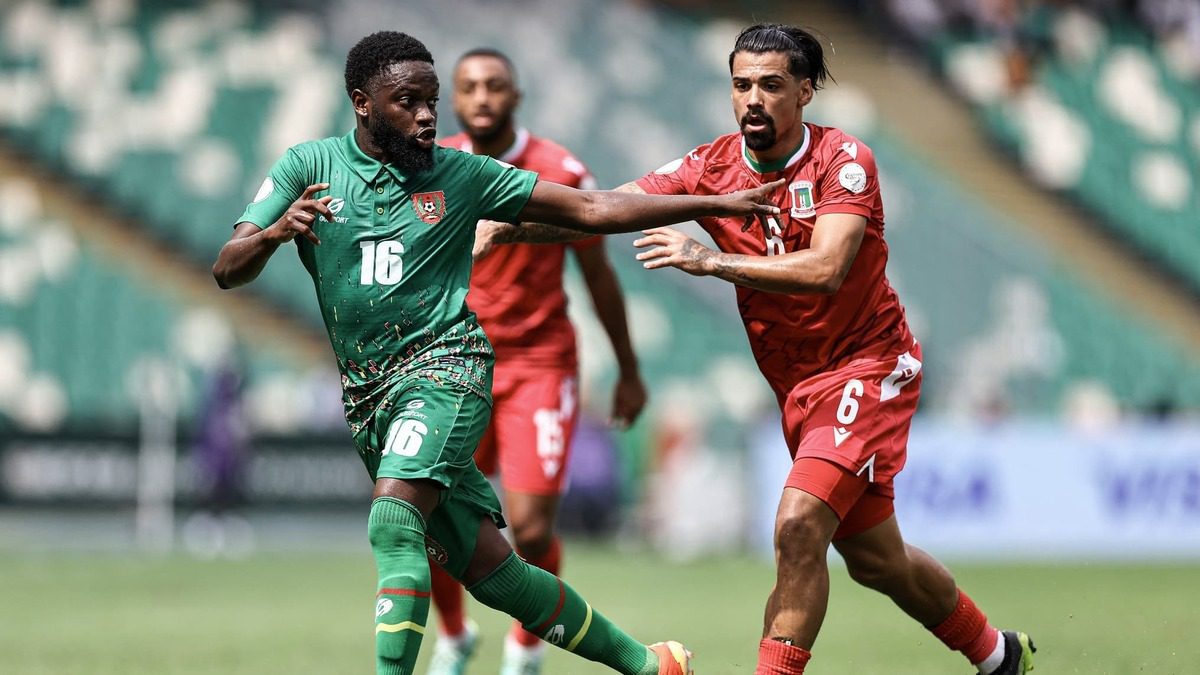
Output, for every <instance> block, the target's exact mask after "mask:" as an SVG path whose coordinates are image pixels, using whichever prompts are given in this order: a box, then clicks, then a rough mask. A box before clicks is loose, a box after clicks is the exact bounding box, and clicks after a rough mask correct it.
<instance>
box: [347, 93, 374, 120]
mask: <svg viewBox="0 0 1200 675" xmlns="http://www.w3.org/2000/svg"><path fill="white" fill-rule="evenodd" d="M350 104H351V105H353V106H354V114H355V115H357V116H359V117H361V118H363V121H366V119H367V118H368V117H370V116H371V97H370V96H367V93H366V92H365V91H363V90H362V89H355V90H354V91H352V92H350Z"/></svg>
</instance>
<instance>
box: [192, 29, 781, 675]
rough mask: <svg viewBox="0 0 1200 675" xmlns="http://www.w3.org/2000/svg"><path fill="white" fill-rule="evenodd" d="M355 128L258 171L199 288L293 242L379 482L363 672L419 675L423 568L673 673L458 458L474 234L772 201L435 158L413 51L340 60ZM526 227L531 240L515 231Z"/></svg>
mask: <svg viewBox="0 0 1200 675" xmlns="http://www.w3.org/2000/svg"><path fill="white" fill-rule="evenodd" d="M346 92H347V94H348V95H349V97H350V101H351V103H352V105H353V107H354V113H355V120H356V124H355V128H354V131H352V132H351V133H349V134H347V135H346V136H344V137H341V138H327V139H324V140H320V141H313V142H309V143H303V144H301V145H297V146H295V147H293V148H291V149H289V150H288V151H287V154H286V155H284V157H283V158H282V159H280V160H279V161H278V162H277V163H276V164H275V166H274V167H273V168H272V169H271V170H270V174H269V175H268V177H267V179H266V180H265V181H264V182H263V185H262V187H261V188H260V189H259V191H258V194H257V195H256V196H255V198H254V201H253V203H251V204H250V205H249V206H248V207H246V211H245V213H243V214H242V217H241V218H240V220H239V222H238V224H237V226H236V227H235V229H234V233H233V237H232V239H230V241H228V242H227V243H226V244H225V245H224V246H223V247H222V248H221V252H220V254H219V256H218V258H217V261H216V264H214V266H213V275H214V276H215V277H216V279H217V283H218V284H219V285H220V286H221V287H222V288H232V287H235V286H240V285H242V284H246V283H249V282H250V281H253V280H254V279H255V277H257V276H258V274H259V272H261V271H262V269H263V267H264V266H265V265H266V263H267V260H268V259H269V258H270V257H271V255H272V254H274V252H275V251H276V249H278V248H279V247H280V246H282V245H283V244H286V243H287V242H290V241H295V242H296V246H297V249H298V251H299V255H300V260H301V262H302V263H303V264H304V266H305V268H306V269H307V270H308V272H309V274H310V275H311V276H312V279H313V284H314V286H315V288H316V293H317V302H318V303H319V304H320V307H321V314H322V316H323V317H324V320H325V325H326V328H327V329H328V332H329V340H330V342H331V343H332V345H333V350H334V353H335V355H336V357H337V362H338V367H339V369H340V371H341V374H342V386H343V390H344V403H345V408H346V420H347V422H348V423H349V425H350V430H351V433H352V434H353V437H354V442H355V445H356V447H357V449H358V452H359V455H360V456H361V457H362V460H363V462H364V463H365V464H366V466H367V470H368V472H369V473H370V475H371V478H372V480H374V481H375V491H374V501H373V502H372V505H371V513H370V517H369V519H368V530H367V531H368V537H369V540H370V543H371V548H372V551H373V552H374V554H375V560H376V565H377V568H378V572H379V590H378V596H377V597H378V599H377V603H376V609H375V617H376V624H375V634H376V672H377V673H379V674H381V675H383V674H386V675H401V674H403V675H408V674H410V673H412V672H413V667H414V664H415V663H416V659H417V652H418V650H419V648H420V644H421V638H422V635H423V634H424V632H425V622H426V618H427V615H428V612H429V583H430V582H429V563H428V561H427V558H426V556H427V555H428V556H429V558H431V559H433V560H435V561H437V562H438V563H439V564H440V565H441V566H442V567H443V568H444V569H445V570H446V571H448V572H449V573H450V574H451V575H452V576H454V577H455V578H457V579H459V580H460V581H462V582H463V584H464V585H465V586H466V588H467V590H468V591H469V592H470V593H471V594H472V595H473V596H474V597H475V598H476V599H477V600H479V601H480V602H482V603H483V604H485V605H487V606H489V607H493V608H495V609H499V610H501V611H503V612H506V613H508V614H509V615H511V616H513V617H514V618H516V619H517V620H519V621H520V622H521V623H522V625H524V626H525V628H526V629H527V630H529V631H531V632H533V633H536V634H538V635H540V636H542V637H543V639H545V640H546V641H547V642H550V643H551V644H554V645H557V646H559V647H562V648H564V649H567V650H569V651H572V652H574V653H576V654H579V655H580V656H583V657H585V658H587V659H591V660H593V661H599V662H601V663H604V664H605V665H607V666H609V667H611V668H612V669H614V670H616V671H618V672H621V673H627V674H629V675H634V674H646V675H650V674H662V675H665V674H667V673H671V674H675V675H684V674H685V673H687V672H689V666H688V655H687V653H686V651H685V650H684V649H683V648H682V646H680V645H679V644H678V643H675V642H668V643H657V644H655V645H651V646H649V647H648V646H646V645H643V644H641V643H639V642H637V641H636V640H634V639H633V638H631V637H629V636H628V635H626V634H625V633H624V632H622V631H621V630H620V629H619V628H617V627H616V626H615V625H613V624H612V623H611V622H610V621H608V620H607V619H605V618H604V616H602V615H601V614H600V613H599V612H596V611H593V609H592V607H591V605H589V604H587V603H586V602H584V601H583V599H582V598H580V597H579V595H578V594H576V593H575V591H574V590H572V589H571V588H570V587H569V586H567V585H566V584H564V583H563V582H562V581H561V580H560V579H558V578H557V577H555V576H553V575H551V574H549V573H548V572H545V571H543V570H541V569H538V568H536V567H534V566H532V565H529V564H527V563H525V562H524V561H522V560H521V559H520V558H518V557H517V556H516V555H515V554H514V553H513V552H512V548H511V547H510V546H509V544H508V542H507V541H506V540H505V539H504V537H503V536H502V535H501V534H500V531H499V528H500V527H502V526H503V525H504V520H503V518H502V517H501V513H500V504H499V501H498V500H497V498H496V495H495V493H494V492H493V491H492V489H491V487H490V485H489V484H488V482H487V480H486V479H485V478H484V477H483V475H482V474H481V473H480V472H479V469H478V468H476V466H475V463H474V461H473V459H472V454H473V452H474V451H475V447H476V445H477V444H478V442H479V439H480V436H481V434H482V433H483V430H484V429H485V428H486V426H487V423H488V417H489V414H490V403H491V401H490V397H491V392H490V390H491V379H492V363H493V354H492V349H491V345H489V343H488V340H487V337H486V336H485V335H484V334H483V331H482V330H481V329H480V328H479V324H478V323H477V322H476V320H475V316H474V314H472V313H471V311H470V310H469V309H467V305H466V302H465V298H466V295H467V287H468V281H469V278H470V273H471V249H472V245H473V242H474V238H475V228H476V223H477V221H479V220H480V219H492V220H499V221H508V222H514V223H516V222H522V221H532V222H536V223H547V224H550V225H563V226H570V227H574V228H575V229H581V230H585V231H593V232H607V231H615V230H632V229H636V228H641V227H653V226H657V225H666V224H670V223H675V222H679V221H686V220H692V219H695V218H697V217H702V216H756V215H772V214H777V213H778V211H779V209H778V208H776V207H774V206H771V205H770V204H769V203H768V202H767V201H766V199H765V197H764V196H765V195H766V194H768V193H769V192H770V191H771V190H773V189H775V188H778V187H779V185H778V184H768V185H764V186H762V187H760V188H756V189H753V190H745V191H742V192H735V193H731V194H727V195H712V196H699V197H694V196H667V197H662V196H651V195H637V194H627V193H616V192H610V191H580V190H573V189H571V188H567V187H563V186H561V185H555V184H553V183H547V182H541V181H539V180H538V179H537V175H536V174H534V173H530V172H527V171H521V170H519V169H516V168H514V167H511V166H507V165H504V164H502V163H500V162H497V161H496V160H494V159H492V158H490V157H487V156H486V155H473V154H469V153H464V152H459V151H456V150H450V149H447V148H442V147H439V146H436V145H435V143H434V139H435V137H436V134H437V131H436V124H437V108H436V105H437V101H438V78H437V74H436V72H435V71H434V68H433V57H432V56H431V55H430V53H429V51H428V50H427V49H426V48H425V46H424V45H423V44H421V42H420V41H418V40H416V39H415V38H413V37H411V36H409V35H406V34H404V33H396V32H380V33H375V34H373V35H370V36H367V37H366V38H363V39H362V40H361V41H360V42H359V43H358V44H357V45H355V46H354V48H353V49H351V50H350V53H349V55H348V56H347V58H346ZM527 227H536V226H533V225H528V226H527Z"/></svg>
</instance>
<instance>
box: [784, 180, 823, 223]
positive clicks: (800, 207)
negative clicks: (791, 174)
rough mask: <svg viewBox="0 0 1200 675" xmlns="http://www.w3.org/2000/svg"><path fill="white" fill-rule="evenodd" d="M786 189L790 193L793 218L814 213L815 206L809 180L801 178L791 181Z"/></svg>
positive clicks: (804, 216) (815, 211)
mask: <svg viewBox="0 0 1200 675" xmlns="http://www.w3.org/2000/svg"><path fill="white" fill-rule="evenodd" d="M788 191H789V192H791V193H792V217H793V218H808V217H810V216H814V215H816V213H817V206H816V204H815V203H814V202H813V184H812V183H811V182H810V181H806V180H802V181H797V182H795V183H792V184H791V185H789V186H788Z"/></svg>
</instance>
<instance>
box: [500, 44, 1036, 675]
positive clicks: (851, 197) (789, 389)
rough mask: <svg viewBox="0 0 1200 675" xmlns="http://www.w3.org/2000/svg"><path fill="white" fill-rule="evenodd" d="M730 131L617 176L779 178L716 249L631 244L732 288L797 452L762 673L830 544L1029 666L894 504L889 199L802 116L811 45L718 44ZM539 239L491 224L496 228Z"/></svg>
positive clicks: (904, 370)
mask: <svg viewBox="0 0 1200 675" xmlns="http://www.w3.org/2000/svg"><path fill="white" fill-rule="evenodd" d="M729 68H730V74H731V76H732V83H733V91H732V99H733V107H734V115H735V119H736V120H737V122H738V125H739V127H740V129H741V131H740V133H733V134H727V135H725V136H721V137H719V138H717V139H716V140H714V141H713V142H711V143H709V144H706V145H702V146H700V147H698V148H696V149H695V150H693V151H691V152H689V153H688V154H687V155H686V156H684V157H682V158H681V159H678V160H676V161H674V162H671V163H669V164H667V165H665V166H663V167H661V168H659V169H658V170H656V171H654V172H652V173H650V174H647V175H646V176H644V177H642V178H641V179H639V180H637V181H636V182H634V183H631V184H628V185H626V186H623V187H622V188H618V189H626V190H630V191H635V192H646V193H651V194H719V193H722V192H728V191H730V190H734V189H739V188H742V187H747V186H752V185H763V184H767V183H770V182H773V181H780V180H781V179H782V182H781V184H780V186H779V188H777V193H776V197H775V199H776V201H775V203H776V205H778V206H780V207H781V210H782V212H781V213H780V214H779V216H768V217H765V218H745V219H743V218H737V219H734V218H706V219H701V220H700V221H699V222H700V225H701V226H702V227H703V228H704V229H705V231H706V232H708V234H709V235H711V236H712V238H713V240H714V242H715V243H716V245H717V247H718V248H719V249H720V251H714V250H712V249H709V248H707V247H705V246H703V245H701V244H700V243H698V242H696V241H695V240H693V239H691V238H689V237H688V236H687V235H685V234H683V233H681V232H679V231H678V230H675V229H672V228H657V229H653V230H647V231H646V232H645V237H643V238H642V239H639V240H638V241H637V242H636V245H637V246H639V247H641V248H644V249H646V250H645V251H643V252H642V253H639V254H638V259H640V260H642V261H644V265H645V267H647V268H648V269H659V268H663V267H676V268H679V269H681V270H683V271H685V272H687V273H689V274H693V275H710V276H716V277H719V278H721V279H724V280H726V281H729V282H731V283H733V284H735V285H736V286H737V298H738V307H739V310H740V312H741V315H742V320H743V323H744V324H745V327H746V332H747V334H748V336H749V338H750V344H751V348H752V349H753V351H754V355H755V358H756V360H757V361H758V365H759V368H760V370H761V371H762V373H763V375H764V376H765V377H766V378H767V381H768V382H769V383H770V385H771V388H772V389H773V390H774V392H775V395H776V397H777V398H778V401H779V406H780V408H781V409H782V411H783V426H784V434H785V437H786V439H787V442H788V445H789V448H790V450H791V453H792V456H793V459H794V463H793V465H792V470H791V473H790V474H789V476H788V480H787V483H786V488H785V489H784V491H783V497H782V499H781V500H780V503H779V511H778V514H777V516H776V523H775V549H776V559H777V564H778V569H777V577H776V583H775V588H774V590H773V591H772V592H771V595H770V598H769V599H768V601H767V608H766V613H765V621H764V627H763V639H762V641H761V642H760V644H759V655H758V668H757V670H756V671H755V672H756V673H759V674H768V673H787V674H796V673H803V672H804V666H805V664H806V663H807V662H808V660H809V658H810V656H811V654H810V652H809V650H810V649H811V648H812V645H813V643H814V641H815V640H816V637H817V633H818V632H819V630H820V627H821V623H822V621H823V620H824V618H825V610H826V606H827V603H828V599H829V571H828V568H827V565H826V554H827V551H828V549H829V546H830V544H832V545H833V547H834V548H835V549H837V551H838V553H840V554H841V555H842V557H843V558H844V559H845V561H846V566H847V569H848V571H849V573H850V576H851V577H852V578H853V579H854V580H855V581H857V582H859V583H860V584H863V585H865V586H867V587H869V588H873V589H875V590H877V591H879V592H881V593H884V594H885V595H887V596H888V597H890V598H891V599H892V601H894V602H895V603H896V604H897V605H898V606H899V607H900V609H902V610H903V611H904V612H905V613H906V614H908V615H909V616H911V617H912V618H914V619H916V620H917V621H919V622H921V624H922V625H924V626H925V627H927V628H928V629H929V630H930V631H932V632H933V634H934V635H936V636H937V637H938V638H939V639H941V641H942V642H944V643H945V644H946V645H947V646H948V647H950V648H951V649H954V650H957V651H959V652H962V654H963V655H964V656H966V657H967V658H968V660H970V661H971V663H972V664H974V665H975V666H976V667H977V669H978V670H979V671H980V672H983V673H988V674H989V675H997V674H1000V675H1012V674H1019V673H1024V672H1026V671H1027V670H1030V669H1032V667H1033V663H1032V658H1033V645H1032V643H1031V642H1030V640H1029V637H1028V636H1027V635H1025V634H1024V633H1020V632H1016V631H1004V632H1001V631H998V630H996V629H995V628H993V627H992V626H991V625H989V623H988V621H987V618H986V617H985V616H984V614H983V612H982V611H980V610H979V609H978V608H977V607H976V606H975V604H974V603H973V602H972V601H971V599H970V598H969V597H967V595H966V594H965V593H964V592H962V591H961V590H960V589H959V588H958V587H957V584H956V583H955V581H954V578H953V577H952V576H951V574H950V572H949V571H948V570H947V569H946V568H945V567H943V566H942V565H941V563H939V562H938V561H937V560H935V559H934V558H932V557H931V556H930V555H929V554H927V553H925V552H924V551H922V550H920V549H918V548H916V547H914V546H911V545H909V544H906V543H905V542H904V540H903V538H902V537H901V535H900V528H899V526H898V525H897V523H896V516H895V511H894V508H893V487H892V481H893V479H894V477H895V476H896V474H897V473H899V471H900V470H901V469H902V468H903V466H904V460H905V455H906V452H907V442H908V432H909V425H910V422H911V420H912V416H913V414H914V413H915V412H916V409H917V401H918V398H919V394H920V386H921V358H922V357H921V348H920V346H919V345H918V344H917V342H916V340H915V339H914V338H913V336H912V333H911V332H910V331H909V328H908V324H907V321H906V320H905V316H904V310H903V308H902V307H901V305H900V302H899V299H898V298H897V296H896V293H895V291H893V290H892V287H891V285H890V284H889V283H888V281H887V277H886V276H885V274H884V268H885V267H886V264H887V245H886V244H885V243H884V240H883V203H882V200H881V198H880V192H879V178H878V175H877V172H876V167H875V159H874V156H873V154H872V152H871V150H870V148H868V147H867V146H866V145H865V144H863V143H862V142H861V141H859V140H858V139H856V138H854V137H852V136H850V135H848V134H846V133H844V132H842V131H840V130H838V129H834V128H831V127H820V126H817V125H814V124H807V123H805V122H804V121H803V111H804V107H805V106H806V105H807V104H808V103H809V102H810V101H811V100H812V97H813V94H814V92H815V91H816V90H817V89H818V88H820V86H821V84H822V83H823V81H824V80H825V78H826V76H827V74H828V73H827V70H826V65H825V58H824V54H823V51H822V48H821V45H820V43H818V42H817V41H816V39H815V38H813V36H812V35H811V34H809V33H808V32H806V31H804V30H802V29H799V28H795V27H792V26H785V25H778V24H770V25H766V24H759V25H756V26H751V27H750V28H747V29H746V30H744V31H742V33H741V34H740V35H739V36H738V38H737V41H736V43H735V45H734V49H733V52H732V53H731V54H730V56H729ZM535 235H536V236H542V237H544V238H548V237H549V234H548V233H538V232H537V231H536V230H530V231H529V232H526V233H518V232H517V230H516V228H513V227H511V226H504V227H502V226H495V227H494V228H492V229H490V230H489V232H488V233H487V238H488V239H489V241H496V242H507V241H513V240H519V239H526V240H528V239H529V238H530V237H532V236H535Z"/></svg>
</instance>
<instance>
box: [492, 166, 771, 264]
mask: <svg viewBox="0 0 1200 675" xmlns="http://www.w3.org/2000/svg"><path fill="white" fill-rule="evenodd" d="M782 184H783V181H777V182H775V183H769V184H767V185H764V186H762V187H758V188H754V189H753V190H743V191H741V192H733V193H730V194H727V195H714V196H709V197H692V196H669V197H663V196H659V195H647V194H646V191H645V190H643V189H642V188H641V187H639V186H638V184H637V183H632V182H630V183H626V184H624V185H622V186H620V187H618V188H616V189H614V190H575V189H572V188H568V187H564V186H561V185H557V184H555V183H547V182H543V181H538V183H537V186H536V187H534V190H533V195H532V196H531V197H530V199H529V203H528V204H526V206H525V210H523V211H521V214H520V216H521V221H522V222H521V223H520V224H516V225H514V224H512V223H501V222H496V221H491V220H481V221H479V226H478V227H477V228H476V230H475V249H474V257H475V259H476V260H478V259H480V258H482V257H483V256H485V255H487V254H488V253H489V252H491V250H492V247H493V246H496V245H498V244H516V243H526V244H552V243H563V242H568V241H575V240H577V239H583V238H584V237H587V236H588V235H589V234H596V233H599V234H615V233H618V232H634V231H636V230H641V229H645V228H648V227H655V224H654V223H664V222H665V224H671V223H678V222H684V221H687V220H695V219H696V218H700V217H703V216H712V215H750V214H765V215H774V214H776V213H779V209H778V208H777V207H775V206H774V205H772V204H770V203H769V202H768V201H767V199H766V195H768V194H770V191H771V190H772V189H774V188H776V187H779V186H780V185H782ZM539 191H540V194H539ZM627 196H628V197H627ZM535 200H537V202H536V203H535ZM624 200H628V201H624ZM663 200H670V201H671V202H673V203H671V204H669V205H668V204H664V203H663ZM678 200H684V201H683V202H680V201H678ZM700 200H706V202H707V203H701V201H700ZM614 202H615V203H614ZM714 202H715V203H717V204H721V203H722V202H724V206H723V207H721V208H725V209H732V210H727V211H721V212H720V213H716V212H713V211H707V210H705V211H699V212H697V213H696V215H688V216H681V217H675V216H670V215H665V212H664V211H662V209H664V208H670V209H676V210H679V209H703V208H705V207H709V206H711V205H712V203H714ZM622 204H628V205H629V208H625V207H623V206H622ZM647 205H649V206H647ZM647 208H649V209H650V210H651V212H652V214H651V215H652V216H654V215H656V216H657V217H656V219H654V220H638V218H640V217H642V216H638V215H632V214H634V213H635V211H636V212H638V213H640V212H641V211H644V210H646V209H647ZM639 209H640V211H637V210H639ZM656 210H657V211H656ZM613 211H616V212H617V213H616V214H615V215H616V220H615V221H614V220H613V215H614V214H613V213H612V212H613ZM539 216H541V217H539ZM597 216H598V218H597ZM647 218H650V216H647Z"/></svg>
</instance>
